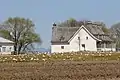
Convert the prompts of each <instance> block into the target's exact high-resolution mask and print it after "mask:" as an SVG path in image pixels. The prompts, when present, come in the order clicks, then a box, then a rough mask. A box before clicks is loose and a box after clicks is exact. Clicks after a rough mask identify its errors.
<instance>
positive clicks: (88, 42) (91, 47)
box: [70, 28, 97, 51]
mask: <svg viewBox="0 0 120 80" xmlns="http://www.w3.org/2000/svg"><path fill="white" fill-rule="evenodd" d="M78 37H80V50H82V51H83V50H84V47H82V44H85V50H87V51H97V48H96V40H95V39H93V38H92V37H91V36H90V35H89V34H88V33H87V32H86V31H85V30H84V29H83V28H82V29H81V30H80V31H79V33H78V34H77V35H76V36H75V37H74V38H73V39H72V40H71V42H70V47H71V51H79V40H78ZM86 37H88V39H86Z"/></svg>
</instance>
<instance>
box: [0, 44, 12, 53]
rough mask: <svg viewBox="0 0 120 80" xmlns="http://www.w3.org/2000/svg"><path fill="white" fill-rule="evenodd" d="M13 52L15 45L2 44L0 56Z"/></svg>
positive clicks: (0, 45)
mask: <svg viewBox="0 0 120 80" xmlns="http://www.w3.org/2000/svg"><path fill="white" fill-rule="evenodd" d="M12 51H14V46H13V44H9V43H1V44H0V54H10V53H11V52H12Z"/></svg>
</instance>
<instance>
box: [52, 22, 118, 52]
mask: <svg viewBox="0 0 120 80" xmlns="http://www.w3.org/2000/svg"><path fill="white" fill-rule="evenodd" d="M96 26H97V27H96ZM115 50H116V48H115V43H114V41H113V40H112V39H111V38H110V36H109V35H108V34H106V33H104V31H103V30H102V29H101V28H100V25H98V24H96V23H87V24H86V25H82V26H81V27H58V26H56V25H55V24H54V26H53V27H52V41H51V52H52V53H53V52H72V51H115Z"/></svg>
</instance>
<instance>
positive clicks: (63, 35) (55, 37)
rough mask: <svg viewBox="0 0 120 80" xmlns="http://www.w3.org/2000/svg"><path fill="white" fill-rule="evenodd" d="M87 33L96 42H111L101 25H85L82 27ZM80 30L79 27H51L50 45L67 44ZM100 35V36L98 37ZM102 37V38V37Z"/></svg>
mask: <svg viewBox="0 0 120 80" xmlns="http://www.w3.org/2000/svg"><path fill="white" fill-rule="evenodd" d="M84 27H85V29H86V30H87V32H88V33H89V34H90V35H91V34H92V37H94V39H96V40H101V41H112V39H110V37H109V35H106V33H104V32H103V30H102V29H101V25H96V24H91V23H90V24H87V25H84ZM79 29H80V27H53V28H52V41H51V42H52V43H55V42H56V43H57V42H58V43H65V42H68V41H69V40H70V39H71V38H72V37H73V36H74V35H75V33H76V32H77V31H78V30H79ZM99 35H102V36H99ZM103 36H104V37H103Z"/></svg>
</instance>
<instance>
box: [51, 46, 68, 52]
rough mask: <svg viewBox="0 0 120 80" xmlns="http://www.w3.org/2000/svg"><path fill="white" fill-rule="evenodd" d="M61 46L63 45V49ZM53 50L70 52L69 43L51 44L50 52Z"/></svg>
mask: <svg viewBox="0 0 120 80" xmlns="http://www.w3.org/2000/svg"><path fill="white" fill-rule="evenodd" d="M61 46H64V49H61ZM54 52H58V53H60V52H70V45H51V53H54Z"/></svg>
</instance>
